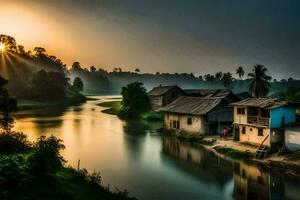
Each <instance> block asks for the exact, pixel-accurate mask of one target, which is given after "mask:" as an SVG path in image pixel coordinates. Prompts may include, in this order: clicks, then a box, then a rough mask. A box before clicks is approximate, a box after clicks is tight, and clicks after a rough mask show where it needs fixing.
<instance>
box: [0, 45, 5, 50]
mask: <svg viewBox="0 0 300 200" xmlns="http://www.w3.org/2000/svg"><path fill="white" fill-rule="evenodd" d="M0 51H1V52H4V51H5V45H4V44H2V43H0Z"/></svg>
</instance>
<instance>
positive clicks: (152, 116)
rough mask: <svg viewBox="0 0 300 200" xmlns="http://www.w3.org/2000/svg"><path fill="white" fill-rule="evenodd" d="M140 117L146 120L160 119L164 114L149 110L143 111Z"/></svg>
mask: <svg viewBox="0 0 300 200" xmlns="http://www.w3.org/2000/svg"><path fill="white" fill-rule="evenodd" d="M142 119H143V120H146V121H162V120H163V119H164V114H163V113H162V112H155V111H150V112H146V113H144V114H143V116H142Z"/></svg>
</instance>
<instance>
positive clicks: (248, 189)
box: [233, 163, 285, 200]
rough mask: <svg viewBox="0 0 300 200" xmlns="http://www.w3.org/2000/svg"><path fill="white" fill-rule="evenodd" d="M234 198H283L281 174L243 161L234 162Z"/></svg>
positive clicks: (262, 199)
mask: <svg viewBox="0 0 300 200" xmlns="http://www.w3.org/2000/svg"><path fill="white" fill-rule="evenodd" d="M233 169H234V170H233V171H234V192H233V197H234V198H235V199H261V200H264V199H266V200H267V199H285V197H284V196H285V191H284V183H283V180H282V176H281V175H280V174H277V173H272V171H270V170H267V169H262V168H260V167H258V166H253V165H248V164H245V163H234V168H233Z"/></svg>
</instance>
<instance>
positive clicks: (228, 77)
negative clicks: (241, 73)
mask: <svg viewBox="0 0 300 200" xmlns="http://www.w3.org/2000/svg"><path fill="white" fill-rule="evenodd" d="M232 81H233V78H232V74H231V73H230V72H227V73H225V74H223V77H222V82H223V85H224V87H225V88H227V89H228V88H229V87H230V85H231V83H232Z"/></svg>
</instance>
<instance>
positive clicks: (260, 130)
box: [258, 128, 264, 136]
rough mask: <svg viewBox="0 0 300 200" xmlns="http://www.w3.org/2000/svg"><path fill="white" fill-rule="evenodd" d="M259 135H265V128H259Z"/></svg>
mask: <svg viewBox="0 0 300 200" xmlns="http://www.w3.org/2000/svg"><path fill="white" fill-rule="evenodd" d="M258 136H264V129H262V128H259V129H258Z"/></svg>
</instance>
